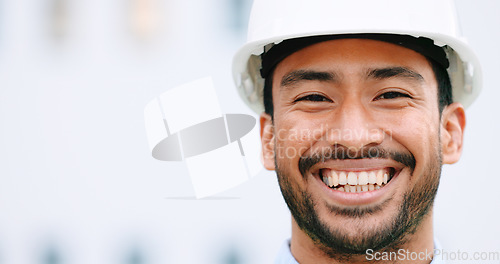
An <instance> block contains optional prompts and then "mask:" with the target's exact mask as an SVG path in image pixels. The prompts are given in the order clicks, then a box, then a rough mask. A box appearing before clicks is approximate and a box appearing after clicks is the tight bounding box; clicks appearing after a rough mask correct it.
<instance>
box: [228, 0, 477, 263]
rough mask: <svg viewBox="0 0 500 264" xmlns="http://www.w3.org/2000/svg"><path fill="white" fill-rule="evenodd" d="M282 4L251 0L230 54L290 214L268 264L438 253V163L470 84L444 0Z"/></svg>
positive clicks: (423, 259) (471, 69) (451, 151)
mask: <svg viewBox="0 0 500 264" xmlns="http://www.w3.org/2000/svg"><path fill="white" fill-rule="evenodd" d="M285 2H286V3H285ZM285 2H282V1H279V0H275V1H265V2H260V1H256V2H255V3H254V8H253V11H252V18H251V21H250V30H249V37H250V41H249V43H248V44H247V45H246V46H245V47H243V48H242V49H241V50H240V52H239V53H238V54H237V55H236V57H235V61H234V65H233V66H234V73H235V75H234V76H235V79H236V82H237V84H239V88H240V94H241V95H242V98H243V99H244V101H245V102H246V103H247V104H248V105H249V106H250V107H252V109H254V110H255V111H256V112H258V113H262V111H263V113H262V114H261V117H260V125H261V142H262V155H263V163H264V166H265V167H266V168H267V169H269V170H275V171H276V174H277V177H278V182H279V185H280V188H281V192H282V194H283V197H284V199H285V202H286V203H287V205H288V207H289V209H290V212H291V214H292V216H293V218H292V237H291V240H290V241H287V242H286V243H285V245H284V247H283V249H282V252H280V255H279V256H278V259H277V263H301V264H304V263H314V264H319V263H359V262H366V261H370V260H375V261H380V262H388V263H406V262H411V263H431V261H432V263H438V262H437V261H438V260H437V259H434V260H433V254H432V252H433V250H434V249H435V248H436V247H437V245H436V244H435V240H434V237H433V226H432V221H433V220H432V208H433V201H434V197H435V195H436V192H437V189H438V185H439V178H440V173H441V166H442V164H452V163H455V162H457V161H458V159H459V157H460V155H461V151H462V145H463V132H464V128H465V112H464V105H465V106H467V105H468V104H470V103H471V102H472V101H473V100H474V98H475V97H476V96H477V94H478V92H479V87H480V74H479V64H478V63H477V60H476V58H475V56H474V55H473V54H472V52H471V51H470V50H469V49H468V48H467V46H466V45H465V44H464V43H463V42H461V40H460V38H459V36H458V35H457V34H458V33H457V32H458V28H457V22H456V17H455V14H454V12H455V11H454V10H453V4H452V3H451V2H450V1H445V0H443V1H435V0H432V1H431V0H429V1H419V2H418V3H417V2H415V3H413V4H412V3H407V2H405V3H401V2H400V1H385V2H384V5H381V3H379V2H377V3H373V2H375V1H349V3H345V1H344V2H335V1H326V0H324V1H322V0H315V1H307V3H306V2H305V1H285ZM357 7H363V10H365V8H366V10H369V12H363V10H360V9H359V8H357ZM402 12H406V13H402ZM402 14H403V15H405V16H408V18H405V16H401V15H402ZM262 50H263V51H264V52H262ZM401 250H403V251H401ZM405 252H406V253H414V254H406V255H405V254H403V253H405ZM410 255H411V256H417V257H416V258H415V257H412V258H410V257H409V256H410Z"/></svg>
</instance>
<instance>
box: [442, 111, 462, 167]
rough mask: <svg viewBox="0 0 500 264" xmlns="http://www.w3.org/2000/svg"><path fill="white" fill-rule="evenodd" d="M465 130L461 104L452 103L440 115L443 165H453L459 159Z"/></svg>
mask: <svg viewBox="0 0 500 264" xmlns="http://www.w3.org/2000/svg"><path fill="white" fill-rule="evenodd" d="M464 129H465V110H464V107H463V106H462V104H460V103H452V104H450V105H448V106H446V107H445V108H444V109H443V113H442V114H441V135H440V136H441V151H442V155H443V163H445V164H453V163H455V162H457V161H458V160H459V159H460V155H462V147H463V140H464Z"/></svg>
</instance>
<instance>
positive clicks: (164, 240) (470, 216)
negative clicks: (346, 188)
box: [0, 0, 500, 264]
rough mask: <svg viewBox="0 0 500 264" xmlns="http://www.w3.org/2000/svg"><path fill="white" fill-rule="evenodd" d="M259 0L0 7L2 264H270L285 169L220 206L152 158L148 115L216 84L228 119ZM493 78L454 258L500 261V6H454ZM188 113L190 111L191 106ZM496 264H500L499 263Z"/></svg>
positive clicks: (68, 1)
mask: <svg viewBox="0 0 500 264" xmlns="http://www.w3.org/2000/svg"><path fill="white" fill-rule="evenodd" d="M250 6H251V0H188V1H185V0H109V1H98V0H86V1H81V0H40V1H29V0H0V264H3V263H15V264H24V263H26V264H66V263H67V264H73V263H75V264H76V263H81V264H83V263H85V264H88V263H116V264H154V263H175V264H178V263H192V264H212V263H213V264H215V263H217V264H248V263H272V261H273V260H274V257H275V255H276V253H277V251H278V249H279V247H280V246H281V244H282V243H283V241H284V240H285V239H286V238H288V237H289V236H290V215H289V212H288V210H287V208H286V205H285V203H284V202H283V200H282V197H281V193H280V191H279V188H278V185H277V182H276V177H275V174H274V173H273V172H268V171H262V172H261V173H260V174H259V175H257V176H256V177H254V178H252V179H251V180H249V181H248V182H247V183H245V184H243V185H241V186H238V187H236V188H233V189H231V190H228V191H226V192H224V193H221V194H220V195H217V196H215V197H209V198H205V199H201V200H196V199H193V198H191V197H192V196H194V192H193V190H192V187H191V183H190V180H189V177H188V172H187V169H186V166H185V164H184V163H182V162H161V161H157V160H155V159H153V158H152V157H151V153H150V150H149V148H148V144H147V139H146V133H145V128H144V119H143V109H144V107H145V105H146V104H147V103H148V102H149V101H150V100H152V99H153V98H155V97H156V96H158V95H160V94H161V93H163V92H165V91H167V90H168V89H170V88H172V87H174V86H177V85H180V84H183V83H186V82H189V81H192V80H194V79H198V78H202V77H205V76H212V77H213V79H214V82H215V86H216V90H217V94H218V96H219V101H220V104H221V108H222V111H223V112H224V113H246V114H252V113H251V111H250V110H249V109H248V108H247V107H246V106H244V105H243V103H242V102H241V101H240V100H239V98H238V97H237V93H236V90H235V88H234V86H233V83H232V77H231V60H232V56H233V54H234V53H235V51H236V50H237V49H238V48H239V46H241V45H242V44H243V43H244V41H245V34H246V25H247V20H248V15H249V12H250ZM457 8H458V12H459V18H460V20H461V23H462V28H463V33H464V35H465V36H466V37H467V38H468V39H469V42H470V44H471V45H472V47H473V48H474V49H475V50H476V51H477V55H478V56H479V59H480V61H481V63H482V66H483V72H484V87H483V92H482V94H481V95H480V97H479V99H478V100H477V101H476V102H475V103H474V104H473V105H472V106H471V107H470V108H469V109H468V110H467V114H468V127H467V130H466V135H465V149H464V154H463V157H462V159H461V161H460V162H459V163H458V164H456V165H453V166H445V167H444V170H443V177H442V181H441V187H440V190H439V194H438V198H437V201H436V206H435V210H434V211H435V219H434V221H435V231H436V235H437V237H438V238H439V240H440V242H441V244H442V245H443V247H444V248H445V249H448V250H457V249H460V250H461V251H469V252H473V251H497V252H498V251H500V225H499V224H498V223H499V222H500V210H499V209H500V205H499V204H500V191H499V190H498V188H497V187H499V188H500V173H499V172H498V171H497V167H498V166H497V162H498V160H497V157H498V153H496V151H497V150H498V149H500V141H499V140H498V131H500V115H499V114H500V110H499V109H498V107H497V106H498V102H497V100H498V98H500V89H498V87H497V86H498V80H497V78H496V77H498V72H500V64H499V63H498V61H499V60H500V49H498V48H497V47H498V43H499V42H500V32H499V30H498V28H499V26H500V16H498V13H499V11H500V1H496V0H481V1H467V0H459V1H457ZM179 99H180V100H189V98H179ZM493 263H499V262H498V261H496V262H493Z"/></svg>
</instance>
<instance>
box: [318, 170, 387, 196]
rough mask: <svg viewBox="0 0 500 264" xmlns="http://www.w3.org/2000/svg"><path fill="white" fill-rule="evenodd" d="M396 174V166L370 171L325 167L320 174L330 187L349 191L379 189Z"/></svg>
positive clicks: (360, 191) (358, 191) (357, 191)
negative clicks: (340, 169) (339, 169)
mask: <svg viewBox="0 0 500 264" xmlns="http://www.w3.org/2000/svg"><path fill="white" fill-rule="evenodd" d="M395 175H396V169H395V168H383V169H377V170H369V171H336V170H332V169H326V168H325V169H321V170H320V174H319V176H320V177H321V179H322V180H323V182H324V183H325V184H326V186H328V187H330V189H333V190H337V191H341V192H349V193H362V192H368V191H373V190H378V189H380V188H383V187H384V186H385V185H387V184H388V183H389V182H390V181H391V180H392V178H393V177H394V176H395Z"/></svg>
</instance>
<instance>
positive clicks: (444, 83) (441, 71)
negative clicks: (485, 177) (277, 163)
mask: <svg viewBox="0 0 500 264" xmlns="http://www.w3.org/2000/svg"><path fill="white" fill-rule="evenodd" d="M426 58H427V60H428V61H429V62H430V64H431V67H432V71H433V72H434V77H435V78H436V81H437V85H438V107H439V113H441V112H442V111H443V109H444V107H445V106H447V105H449V104H451V103H453V94H452V88H451V81H450V76H449V75H448V71H446V69H445V68H443V66H441V65H440V64H439V63H437V62H435V61H434V60H433V59H430V58H428V57H426ZM273 75H274V68H273V69H272V70H271V71H270V74H269V75H268V77H267V78H265V81H264V93H263V94H264V111H265V112H266V113H267V114H269V115H270V116H271V119H274V116H273V115H274V106H273V93H272V87H273Z"/></svg>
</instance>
